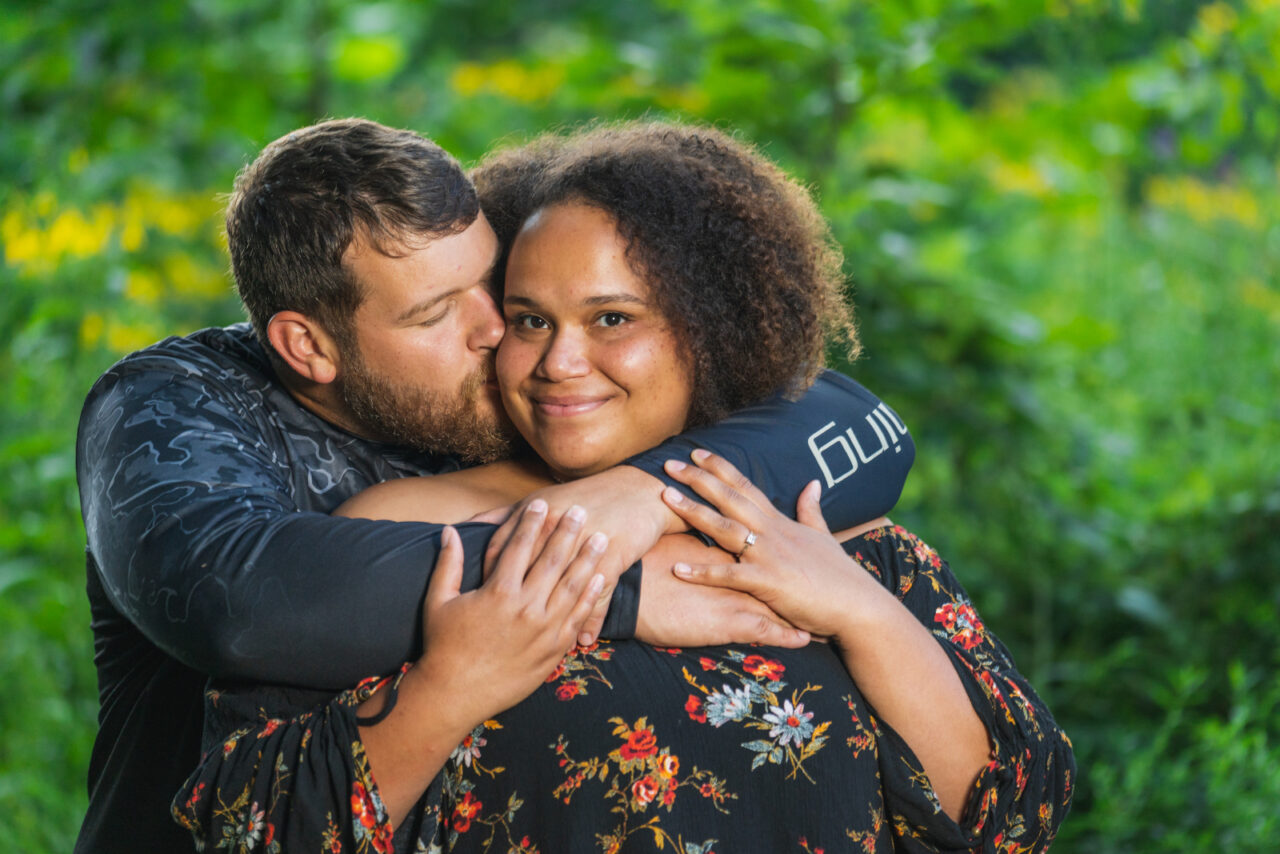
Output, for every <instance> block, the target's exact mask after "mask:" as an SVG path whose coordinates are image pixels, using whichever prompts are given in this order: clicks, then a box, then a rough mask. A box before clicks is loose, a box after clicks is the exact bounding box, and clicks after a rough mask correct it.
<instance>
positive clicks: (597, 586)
mask: <svg viewBox="0 0 1280 854" xmlns="http://www.w3.org/2000/svg"><path fill="white" fill-rule="evenodd" d="M603 589H604V574H603V573H600V572H597V573H596V574H595V575H593V576H591V583H590V584H588V585H587V595H589V596H598V595H599V594H600V591H601V590H603Z"/></svg>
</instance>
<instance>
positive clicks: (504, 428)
mask: <svg viewBox="0 0 1280 854" xmlns="http://www.w3.org/2000/svg"><path fill="white" fill-rule="evenodd" d="M350 350H351V352H349V353H346V354H344V357H343V366H344V368H345V370H344V371H343V375H342V377H341V379H340V380H339V383H338V386H339V392H340V393H341V395H342V400H343V402H344V403H345V404H346V405H347V408H348V409H349V410H350V412H351V414H352V415H354V416H355V418H356V419H357V420H358V421H359V422H360V424H362V425H364V426H365V427H366V428H368V429H369V430H370V432H372V433H374V434H375V435H376V436H377V437H378V438H380V439H382V440H384V441H388V442H394V443H395V444H397V445H404V446H406V447H410V448H414V449H415V450H418V451H425V452H427V453H432V454H455V455H457V456H459V457H461V458H462V459H464V460H466V461H467V462H472V463H488V462H493V461H494V460H500V459H505V458H507V457H508V456H510V453H511V426H510V423H509V422H508V421H507V420H506V418H505V417H504V416H503V415H502V413H501V410H498V412H497V413H493V412H492V411H491V410H482V409H481V408H480V395H482V394H485V393H486V392H485V391H484V384H485V382H486V381H487V380H488V379H489V375H490V372H489V370H487V369H486V368H484V367H481V368H478V369H477V370H476V371H475V372H474V373H472V374H470V375H469V376H468V377H467V378H466V379H465V380H464V381H463V383H462V388H461V389H459V391H458V393H457V394H456V395H446V394H441V393H439V392H433V391H428V390H426V389H423V388H419V387H417V386H412V385H401V384H397V383H394V382H392V381H391V380H389V379H387V378H386V377H383V376H378V375H376V374H373V373H370V372H369V371H368V369H367V368H366V367H365V364H364V359H363V358H361V356H360V353H359V350H358V349H356V348H354V347H352V348H350Z"/></svg>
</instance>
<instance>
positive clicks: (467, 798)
mask: <svg viewBox="0 0 1280 854" xmlns="http://www.w3.org/2000/svg"><path fill="white" fill-rule="evenodd" d="M482 806H484V804H483V803H481V802H480V801H477V800H476V799H475V798H473V797H472V796H471V793H470V792H467V793H466V794H465V795H463V796H462V800H461V801H460V802H459V803H458V805H457V806H456V807H454V808H453V816H452V817H451V819H450V821H449V823H450V825H451V826H452V827H453V829H454V830H456V831H458V832H459V833H466V832H467V831H468V830H470V829H471V819H473V818H475V817H476V816H477V815H479V814H480V808H481V807H482Z"/></svg>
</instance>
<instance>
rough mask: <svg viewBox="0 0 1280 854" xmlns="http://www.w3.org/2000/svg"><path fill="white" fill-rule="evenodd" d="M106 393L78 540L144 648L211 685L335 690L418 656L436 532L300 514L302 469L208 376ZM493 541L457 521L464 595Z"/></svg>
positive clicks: (85, 419)
mask: <svg viewBox="0 0 1280 854" xmlns="http://www.w3.org/2000/svg"><path fill="white" fill-rule="evenodd" d="M104 382H105V385H102V386H100V387H99V389H97V390H96V392H95V394H94V395H93V396H91V400H90V402H89V404H88V405H87V406H86V408H85V412H84V414H83V416H82V419H81V428H80V439H79V445H78V448H77V469H78V472H77V473H78V475H79V482H80V491H81V502H82V508H83V510H84V520H85V529H86V532H87V535H88V539H89V545H90V550H91V552H92V553H93V556H94V559H95V561H96V563H97V565H98V567H99V573H100V576H101V578H102V582H103V586H104V588H105V590H106V592H107V595H108V597H109V598H110V599H111V601H112V603H113V604H114V605H115V606H116V608H118V609H119V610H120V611H121V612H122V613H123V614H124V615H125V616H126V617H127V618H128V619H129V620H130V621H131V622H133V623H134V625H136V626H137V627H138V628H139V630H141V631H142V633H143V634H144V635H146V636H147V638H148V639H149V640H151V641H152V642H153V643H155V644H156V645H157V646H159V647H160V648H161V649H162V650H164V651H165V652H167V653H168V654H170V655H172V656H174V657H175V658H177V659H178V660H180V661H182V662H183V663H185V664H188V665H190V666H192V667H194V668H196V669H198V670H201V671H203V672H205V673H209V674H212V675H216V676H223V677H228V678H241V679H257V680H263V681H268V682H283V683H288V684H293V685H306V686H309V687H317V688H331V689H338V688H342V687H345V686H349V685H351V684H354V683H355V682H356V681H357V680H358V679H360V678H362V677H365V676H368V675H369V674H372V673H379V672H387V671H389V670H392V669H394V668H395V667H397V666H398V665H399V664H400V663H401V662H403V661H405V660H407V659H410V658H414V657H416V656H417V654H418V647H419V646H420V642H419V639H420V638H421V623H420V604H421V602H422V596H423V593H424V591H425V589H426V584H427V580H428V577H429V575H430V571H431V567H432V566H433V565H434V563H435V559H436V555H437V552H438V550H439V534H440V526H438V525H428V524H397V523H391V522H372V521H368V520H359V519H341V518H333V517H330V516H328V515H326V514H323V513H319V512H301V511H300V510H299V508H298V507H297V505H296V503H295V502H294V501H293V499H292V498H291V497H290V496H291V487H290V482H289V478H290V476H291V470H290V468H289V467H290V466H291V465H296V464H298V463H297V462H296V461H294V460H291V459H287V458H282V456H283V452H282V451H281V450H280V447H281V446H280V445H279V444H276V445H272V444H271V443H269V442H267V441H264V439H263V436H262V431H263V429H264V424H262V423H254V422H253V420H252V418H251V417H250V416H249V415H247V414H246V412H245V411H244V410H245V407H244V406H242V405H240V404H239V402H238V401H236V400H235V390H234V389H219V388H218V387H217V385H216V383H213V382H212V381H210V380H209V379H208V378H207V377H205V378H199V379H197V378H195V377H191V376H183V375H181V374H180V373H176V372H170V373H165V372H162V371H143V372H140V373H123V374H120V375H117V376H108V378H106V380H104ZM324 486H325V484H318V485H317V488H318V489H319V488H323V487H324ZM492 532H493V526H491V525H462V526H459V533H460V534H461V535H462V540H463V543H464V545H465V548H466V553H467V555H468V557H469V560H468V561H467V567H466V575H465V578H464V586H465V588H466V589H470V588H473V587H475V586H476V585H477V584H478V583H479V580H480V560H479V555H481V554H482V553H483V552H484V549H485V545H486V544H487V541H488V539H489V537H490V536H491V535H492Z"/></svg>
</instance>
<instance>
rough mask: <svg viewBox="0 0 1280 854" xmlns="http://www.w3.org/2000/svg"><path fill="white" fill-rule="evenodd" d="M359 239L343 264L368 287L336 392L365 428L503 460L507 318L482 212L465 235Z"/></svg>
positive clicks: (422, 445)
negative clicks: (501, 389)
mask: <svg viewBox="0 0 1280 854" xmlns="http://www.w3.org/2000/svg"><path fill="white" fill-rule="evenodd" d="M395 251H396V254H397V255H398V256H399V257H390V256H387V255H384V254H382V253H381V252H379V251H378V250H377V249H375V248H374V247H373V246H371V245H369V243H368V242H367V241H363V240H362V241H357V242H353V243H352V246H351V248H350V249H348V250H347V254H346V256H345V257H344V259H343V261H344V263H345V264H347V265H348V268H349V269H350V270H351V272H352V274H353V275H354V276H355V278H356V281H357V282H359V284H360V286H361V287H362V288H363V290H364V294H365V298H364V302H363V303H361V305H360V308H359V309H358V310H357V311H356V313H355V317H354V318H353V322H352V336H351V337H352V338H353V339H354V346H351V345H348V346H345V347H343V348H342V352H341V353H340V360H341V366H340V371H339V375H338V378H337V380H336V383H337V390H338V392H339V393H340V394H341V396H342V400H343V402H344V403H345V405H346V408H347V409H348V411H349V415H350V416H351V417H352V418H353V419H354V421H355V423H356V424H357V425H358V426H359V427H360V428H362V430H361V432H364V433H367V434H368V435H370V436H373V437H375V438H378V439H381V440H384V441H390V442H395V443H397V444H403V445H408V446H410V447H414V448H418V449H420V450H425V451H432V452H437V453H454V454H458V455H460V456H462V457H464V458H466V459H468V460H472V461H477V462H479V461H486V460H492V459H497V458H499V457H501V456H502V455H503V454H504V453H505V451H506V450H507V446H508V440H507V435H508V433H509V430H510V428H509V426H508V422H507V420H506V415H505V414H504V413H503V410H502V404H501V400H500V398H499V396H498V391H497V387H496V384H495V382H494V379H493V354H494V348H495V347H497V345H498V342H499V341H500V340H501V339H502V333H503V329H504V326H503V319H502V315H501V314H500V313H499V312H498V309H497V307H496V306H495V305H494V301H493V295H492V291H491V287H492V281H491V273H492V270H493V263H494V259H495V257H496V255H497V251H498V240H497V237H496V236H495V235H494V233H493V229H492V228H490V227H489V223H488V221H487V220H486V219H485V218H484V214H480V215H479V216H478V217H477V218H476V220H475V222H473V223H472V224H471V225H470V226H469V227H468V228H467V229H466V230H465V231H462V232H460V233H458V234H452V235H449V236H447V237H441V238H437V239H434V240H431V241H429V242H427V243H425V244H413V245H411V246H400V247H398V248H397V249H396V250H395Z"/></svg>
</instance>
